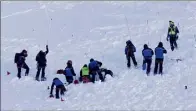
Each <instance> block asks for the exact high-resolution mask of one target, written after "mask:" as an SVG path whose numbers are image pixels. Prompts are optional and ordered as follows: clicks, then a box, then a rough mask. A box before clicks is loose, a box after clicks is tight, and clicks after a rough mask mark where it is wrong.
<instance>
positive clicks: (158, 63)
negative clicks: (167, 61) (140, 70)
mask: <svg viewBox="0 0 196 111" xmlns="http://www.w3.org/2000/svg"><path fill="white" fill-rule="evenodd" d="M158 68H159V74H162V71H163V59H155V68H154V74H157V70H158Z"/></svg>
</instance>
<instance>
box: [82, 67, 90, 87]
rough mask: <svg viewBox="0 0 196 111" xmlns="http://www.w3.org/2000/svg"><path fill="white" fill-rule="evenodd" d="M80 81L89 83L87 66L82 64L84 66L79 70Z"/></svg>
mask: <svg viewBox="0 0 196 111" xmlns="http://www.w3.org/2000/svg"><path fill="white" fill-rule="evenodd" d="M80 80H81V81H83V83H88V82H90V76H89V68H88V66H87V64H84V66H83V67H82V69H81V70H80Z"/></svg>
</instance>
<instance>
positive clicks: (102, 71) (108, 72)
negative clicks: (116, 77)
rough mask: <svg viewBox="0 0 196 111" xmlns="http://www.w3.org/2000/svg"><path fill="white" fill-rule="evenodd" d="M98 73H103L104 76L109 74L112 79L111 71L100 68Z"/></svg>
mask: <svg viewBox="0 0 196 111" xmlns="http://www.w3.org/2000/svg"><path fill="white" fill-rule="evenodd" d="M100 71H101V73H105V75H107V74H109V75H111V76H112V77H113V72H112V71H111V70H108V69H106V68H101V69H100ZM105 75H104V76H105Z"/></svg>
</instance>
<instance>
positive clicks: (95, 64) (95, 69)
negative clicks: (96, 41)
mask: <svg viewBox="0 0 196 111" xmlns="http://www.w3.org/2000/svg"><path fill="white" fill-rule="evenodd" d="M101 65H102V63H101V62H99V61H96V60H94V59H93V58H91V59H90V63H89V65H88V67H89V71H90V74H91V76H92V77H91V79H92V82H93V83H95V77H96V74H98V75H99V79H100V80H101V81H102V82H104V78H103V76H102V74H101V71H100V67H101Z"/></svg>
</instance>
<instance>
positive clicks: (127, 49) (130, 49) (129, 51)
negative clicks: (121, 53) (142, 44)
mask: <svg viewBox="0 0 196 111" xmlns="http://www.w3.org/2000/svg"><path fill="white" fill-rule="evenodd" d="M134 52H136V48H135V46H134V45H133V44H128V45H126V47H125V55H126V56H128V57H130V56H133V55H134Z"/></svg>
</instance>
